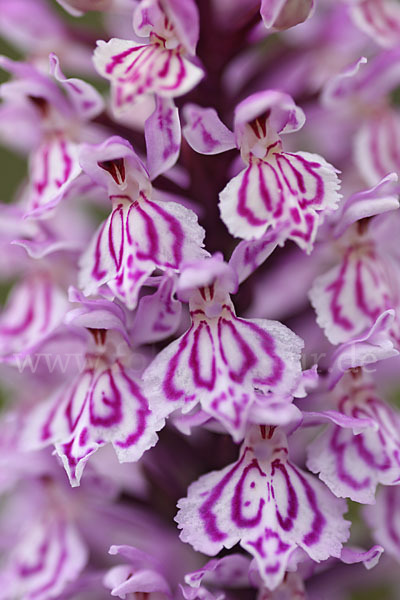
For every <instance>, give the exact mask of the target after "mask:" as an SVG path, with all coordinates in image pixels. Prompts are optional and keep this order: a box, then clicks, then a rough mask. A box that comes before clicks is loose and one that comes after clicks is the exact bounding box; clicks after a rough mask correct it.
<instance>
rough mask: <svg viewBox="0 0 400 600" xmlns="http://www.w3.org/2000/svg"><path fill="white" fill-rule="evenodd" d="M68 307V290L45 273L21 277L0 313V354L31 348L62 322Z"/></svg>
mask: <svg viewBox="0 0 400 600" xmlns="http://www.w3.org/2000/svg"><path fill="white" fill-rule="evenodd" d="M67 307H68V301H67V298H66V296H65V294H63V293H62V291H61V290H60V289H59V288H58V286H56V285H55V283H54V282H53V281H52V280H51V278H50V277H49V276H48V275H46V274H41V273H39V274H36V275H32V276H31V277H28V278H27V279H25V280H22V281H21V282H20V283H19V284H17V285H16V286H15V288H14V289H13V290H12V292H11V295H10V297H9V299H8V301H7V304H6V307H5V309H4V310H3V312H2V313H1V315H0V355H1V356H3V357H9V358H10V357H11V356H12V355H23V354H26V353H29V352H30V351H32V350H33V349H34V348H35V347H36V346H38V344H40V343H42V342H43V341H44V340H45V339H46V338H47V337H48V336H49V335H50V334H51V333H52V332H53V331H54V330H55V329H56V328H57V327H58V326H59V325H61V323H62V321H63V318H64V316H65V313H66V310H67Z"/></svg>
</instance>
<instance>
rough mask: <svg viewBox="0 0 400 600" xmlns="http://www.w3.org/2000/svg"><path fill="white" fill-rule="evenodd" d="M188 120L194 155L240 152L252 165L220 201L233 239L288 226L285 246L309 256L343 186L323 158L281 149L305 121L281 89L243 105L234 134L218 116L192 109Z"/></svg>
mask: <svg viewBox="0 0 400 600" xmlns="http://www.w3.org/2000/svg"><path fill="white" fill-rule="evenodd" d="M185 116H186V121H187V124H186V126H185V128H184V134H185V137H186V139H187V141H188V142H189V144H190V145H191V146H192V148H193V149H194V150H196V151H197V152H201V153H202V154H216V153H219V152H224V151H225V150H229V149H230V148H234V147H235V146H237V147H238V148H239V149H240V153H241V157H242V159H243V161H244V162H245V164H246V165H247V166H246V168H245V169H244V170H243V171H241V172H240V173H239V175H236V177H234V178H233V179H232V180H231V181H230V182H229V183H228V184H227V186H226V187H225V188H224V189H223V190H222V192H221V193H220V196H219V197H220V203H219V207H220V212H221V218H222V220H223V221H224V223H225V225H226V226H227V227H228V229H229V232H230V233H231V234H232V235H234V236H236V237H240V238H243V239H246V240H251V239H255V238H260V237H261V236H263V235H264V234H265V233H266V231H267V230H268V229H269V228H270V227H271V228H276V227H279V226H284V229H285V237H286V238H287V239H292V240H294V241H295V242H296V244H298V246H300V248H302V249H303V250H306V251H307V252H311V250H312V248H313V244H314V239H315V236H316V233H317V229H318V226H319V224H320V222H321V220H322V217H323V215H324V214H326V213H328V214H329V213H330V212H332V211H334V210H335V209H336V208H337V205H338V202H339V199H340V196H339V194H338V188H339V179H338V177H337V174H336V170H335V169H334V167H332V165H330V164H328V163H327V162H326V161H325V160H324V159H323V158H322V157H321V156H318V155H315V154H310V153H307V152H285V151H284V150H283V148H282V140H281V135H283V134H286V133H291V132H295V131H298V130H299V129H301V127H302V126H303V125H304V122H305V115H304V113H303V111H302V110H301V109H300V108H299V107H298V106H296V104H295V103H294V101H293V100H292V98H291V97H290V96H289V95H287V94H284V93H283V92H280V91H277V90H267V91H265V92H258V93H256V94H253V95H252V96H250V97H248V98H246V100H243V101H242V102H241V103H240V104H239V105H238V106H237V107H236V109H235V123H234V134H233V133H232V132H230V131H229V130H228V129H227V128H226V127H225V125H224V124H223V123H222V122H221V121H220V120H219V118H218V116H217V114H216V112H215V111H214V110H213V109H204V108H201V107H199V106H194V105H188V106H186V107H185Z"/></svg>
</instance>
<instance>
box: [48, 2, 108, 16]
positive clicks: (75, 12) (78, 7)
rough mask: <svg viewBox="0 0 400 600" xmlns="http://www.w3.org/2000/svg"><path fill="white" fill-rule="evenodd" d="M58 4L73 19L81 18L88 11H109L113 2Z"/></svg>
mask: <svg viewBox="0 0 400 600" xmlns="http://www.w3.org/2000/svg"><path fill="white" fill-rule="evenodd" d="M57 2H58V4H59V5H60V6H62V7H63V8H64V10H66V11H67V12H68V13H69V14H70V15H72V16H73V17H81V16H82V15H83V14H84V13H85V12H86V11H88V10H107V9H109V8H110V7H111V5H112V0H57Z"/></svg>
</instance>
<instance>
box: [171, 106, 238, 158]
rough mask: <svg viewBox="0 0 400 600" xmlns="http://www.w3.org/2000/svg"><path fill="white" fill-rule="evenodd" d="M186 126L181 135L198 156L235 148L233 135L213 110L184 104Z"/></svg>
mask: <svg viewBox="0 0 400 600" xmlns="http://www.w3.org/2000/svg"><path fill="white" fill-rule="evenodd" d="M183 115H184V118H185V122H186V125H185V127H184V128H183V135H184V136H185V138H186V141H187V142H188V144H189V145H190V146H191V147H192V148H193V150H195V151H196V152H199V153H200V154H219V153H220V152H225V151H226V150H231V149H232V148H235V147H236V144H235V137H234V135H233V133H232V132H231V131H230V130H229V129H228V128H227V127H226V126H225V125H224V124H223V123H222V121H221V120H220V118H219V117H218V115H217V112H216V110H214V109H213V108H203V107H201V106H197V105H196V104H186V105H185V106H184V109H183Z"/></svg>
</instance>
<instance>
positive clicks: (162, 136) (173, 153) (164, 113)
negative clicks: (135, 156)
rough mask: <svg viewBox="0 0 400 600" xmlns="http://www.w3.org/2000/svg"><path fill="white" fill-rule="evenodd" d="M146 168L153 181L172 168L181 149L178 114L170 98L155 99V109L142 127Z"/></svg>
mask: <svg viewBox="0 0 400 600" xmlns="http://www.w3.org/2000/svg"><path fill="white" fill-rule="evenodd" d="M144 134H145V137H146V151H147V168H148V171H149V174H150V179H155V178H156V177H158V176H159V175H161V174H162V173H164V172H165V171H168V169H170V168H171V167H173V166H174V164H175V163H176V161H177V160H178V157H179V151H180V148H181V124H180V121H179V113H178V109H177V108H176V106H175V104H174V101H173V100H172V99H171V98H161V97H159V96H157V98H156V108H155V111H154V112H153V113H152V114H151V116H150V117H149V118H148V119H147V120H146V122H145V125H144Z"/></svg>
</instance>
